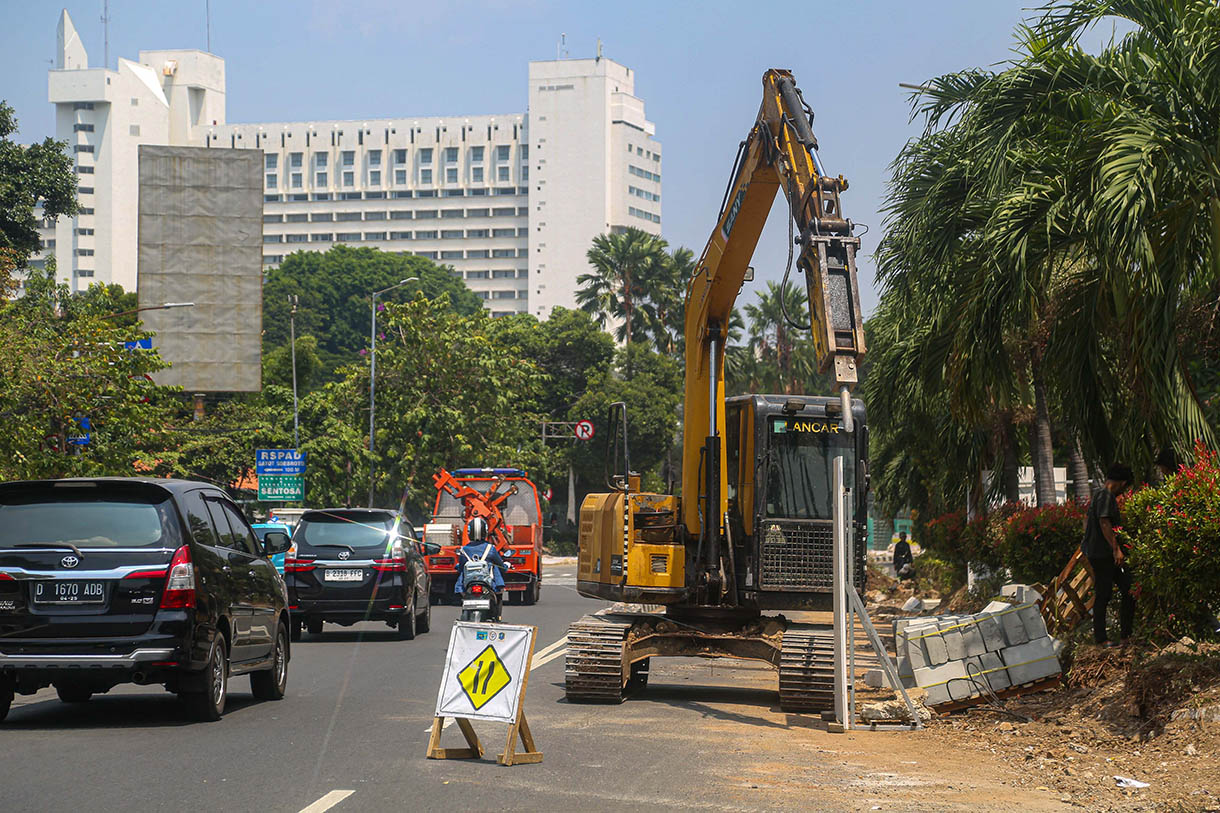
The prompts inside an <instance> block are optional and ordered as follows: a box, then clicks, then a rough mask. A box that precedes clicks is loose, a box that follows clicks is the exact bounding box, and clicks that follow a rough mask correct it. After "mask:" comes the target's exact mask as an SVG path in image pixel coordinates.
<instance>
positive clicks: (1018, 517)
mask: <svg viewBox="0 0 1220 813" xmlns="http://www.w3.org/2000/svg"><path fill="white" fill-rule="evenodd" d="M1087 510H1088V507H1087V506H1086V505H1082V504H1080V503H1076V502H1069V503H1065V504H1063V505H1047V506H1043V507H1039V508H1022V509H1021V510H1018V511H1015V512H1013V513H1012V515H1011V516H1009V517H1008V520H1007V522H1006V524H1005V527H1004V537H1003V542H1002V543H1001V549H1002V558H1003V560H1004V564H1005V566H1006V567H1007V568H1008V569H1009V571H1010V572H1011V573H1012V578H1013V581H1016V582H1023V583H1025V584H1039V583H1040V584H1050V582H1051V581H1053V580H1054V578H1055V577H1056V576H1058V575H1059V571H1061V570H1062V569H1063V566H1064V565H1066V564H1067V561H1068V559H1070V558H1071V556H1072V553H1073V552H1074V551H1075V550H1076V549H1077V548H1078V547H1080V539H1081V537H1082V536H1083V535H1084V517H1085V512H1086V511H1087Z"/></svg>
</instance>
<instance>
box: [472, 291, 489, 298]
mask: <svg viewBox="0 0 1220 813" xmlns="http://www.w3.org/2000/svg"><path fill="white" fill-rule="evenodd" d="M474 295H475V296H477V297H478V298H479V299H490V298H491V293H490V292H488V291H475V292H474Z"/></svg>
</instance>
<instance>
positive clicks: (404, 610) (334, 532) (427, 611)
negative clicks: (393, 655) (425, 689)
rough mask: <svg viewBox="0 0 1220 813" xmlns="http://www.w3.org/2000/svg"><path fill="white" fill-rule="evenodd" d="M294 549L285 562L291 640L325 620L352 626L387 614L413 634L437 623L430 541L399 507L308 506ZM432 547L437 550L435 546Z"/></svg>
mask: <svg viewBox="0 0 1220 813" xmlns="http://www.w3.org/2000/svg"><path fill="white" fill-rule="evenodd" d="M292 542H293V545H294V546H295V547H296V554H295V555H294V556H293V557H292V558H289V559H287V560H285V562H284V581H285V582H287V584H288V604H289V607H290V608H291V610H292V623H293V630H292V635H293V640H298V639H299V638H300V635H301V627H302V626H304V627H305V628H306V629H308V630H309V633H310V634H311V635H317V634H319V633H321V632H322V624H323V622H329V623H334V624H342V625H343V626H351V625H352V624H355V623H356V622H358V621H384V622H386V623H387V624H389V625H390V626H391V627H397V628H398V637H399V638H401V639H403V640H410V639H412V638H414V637H415V633H416V632H427V631H428V628H429V627H430V626H431V624H432V607H431V605H430V604H429V602H428V591H429V590H430V589H431V584H430V582H429V580H428V569H427V567H425V565H424V559H423V554H424V553H425V552H429V553H437V552H439V551H440V548H439V547H438V546H437V545H431V546H429V547H427V548H426V547H425V546H424V544H423V543H421V542H420V541H419V539H418V538H417V537H416V535H415V529H414V528H413V527H412V526H411V523H409V522H407V520H406V519H405V518H403V517H401V516H399V514H398V512H397V511H390V510H386V509H379V508H331V509H326V510H317V511H306V512H305V513H304V514H303V515H301V521H300V522H299V523H298V524H297V527H296V530H295V531H294V532H293V534H292ZM433 548H434V549H435V550H432V549H433Z"/></svg>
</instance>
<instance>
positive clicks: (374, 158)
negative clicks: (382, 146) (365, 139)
mask: <svg viewBox="0 0 1220 813" xmlns="http://www.w3.org/2000/svg"><path fill="white" fill-rule="evenodd" d="M368 156H369V166H371V167H379V166H381V150H369V152H368Z"/></svg>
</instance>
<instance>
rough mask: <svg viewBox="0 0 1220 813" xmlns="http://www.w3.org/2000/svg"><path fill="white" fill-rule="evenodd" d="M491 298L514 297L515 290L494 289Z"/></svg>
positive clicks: (515, 296)
mask: <svg viewBox="0 0 1220 813" xmlns="http://www.w3.org/2000/svg"><path fill="white" fill-rule="evenodd" d="M492 298H493V299H516V298H517V292H516V291H495V292H494V293H493V294H492Z"/></svg>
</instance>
